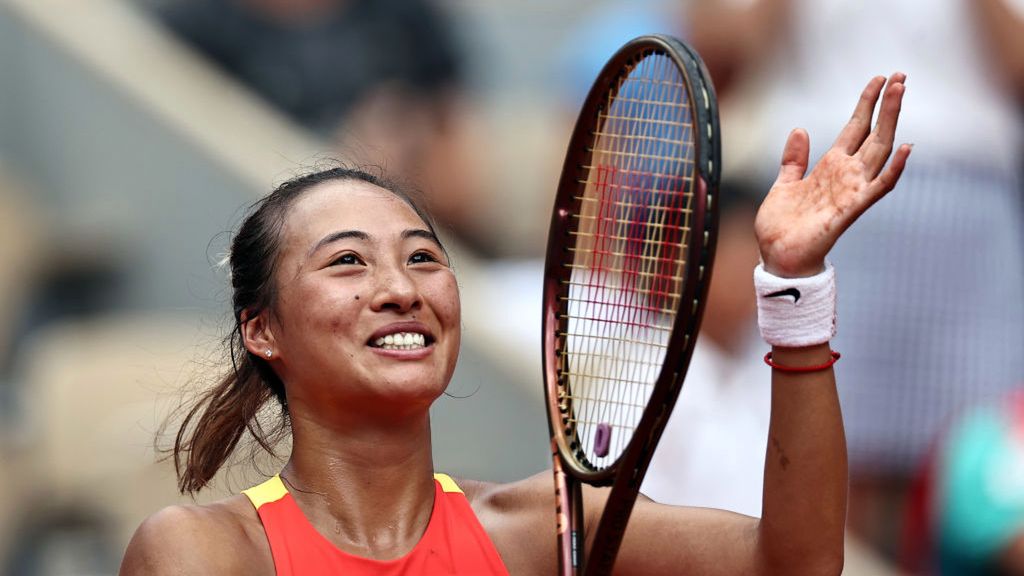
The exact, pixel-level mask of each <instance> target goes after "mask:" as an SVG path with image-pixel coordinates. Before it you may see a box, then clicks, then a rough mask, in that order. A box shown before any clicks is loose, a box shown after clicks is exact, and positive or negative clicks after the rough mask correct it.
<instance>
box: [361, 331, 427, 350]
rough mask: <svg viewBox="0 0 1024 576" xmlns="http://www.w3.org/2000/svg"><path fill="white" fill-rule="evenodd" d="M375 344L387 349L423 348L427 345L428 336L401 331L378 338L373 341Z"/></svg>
mask: <svg viewBox="0 0 1024 576" xmlns="http://www.w3.org/2000/svg"><path fill="white" fill-rule="evenodd" d="M373 344H374V346H377V347H379V348H384V349H385V350H412V349H414V348H423V347H424V346H426V345H427V338H426V336H424V335H423V334H417V333H415V332H399V333H397V334H388V335H387V336H384V337H382V338H377V339H376V340H374V341H373Z"/></svg>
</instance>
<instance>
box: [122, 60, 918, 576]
mask: <svg viewBox="0 0 1024 576" xmlns="http://www.w3.org/2000/svg"><path fill="white" fill-rule="evenodd" d="M904 79H905V77H904V75H902V74H898V73H897V74H893V75H892V76H891V77H890V78H889V79H888V82H886V79H885V78H883V77H877V78H874V79H872V80H871V81H870V82H869V83H868V85H867V87H866V88H865V89H864V92H863V93H862V95H861V98H860V101H859V103H858V104H857V106H856V109H855V111H854V113H853V116H852V118H851V120H850V121H849V123H848V124H847V125H846V127H845V128H844V130H843V131H842V133H841V134H840V135H839V137H838V138H837V140H836V141H835V143H834V145H833V147H832V148H831V150H830V151H829V152H827V153H826V154H825V156H823V157H822V158H821V160H820V161H819V162H818V164H817V165H816V166H815V167H814V168H813V170H811V171H810V172H809V173H808V171H807V170H808V150H809V140H808V135H807V133H806V132H804V131H802V130H794V131H793V132H792V133H791V134H790V135H789V138H788V141H787V143H786V147H785V151H784V154H783V158H782V165H781V168H780V171H779V176H778V179H777V181H776V183H775V184H774V186H773V187H772V189H771V191H770V192H769V194H768V195H767V197H766V198H765V200H764V202H763V204H762V205H761V208H760V210H759V212H758V216H757V220H756V223H755V228H756V233H757V238H758V243H759V246H760V251H761V257H762V266H761V267H759V269H758V270H757V271H756V273H755V276H757V277H758V280H757V283H758V299H759V305H760V306H761V310H760V313H761V314H760V321H761V327H762V333H763V334H765V337H766V339H767V340H768V341H769V343H773V347H772V349H771V355H770V356H768V357H766V361H767V362H768V363H770V364H771V365H772V366H773V368H771V370H772V413H771V425H770V433H769V442H768V447H767V450H768V453H767V459H766V465H765V478H764V507H763V517H762V518H761V519H757V518H750V517H746V516H741V515H738V514H733V513H729V512H724V511H717V510H709V509H693V508H681V507H672V506H664V505H659V504H655V503H653V502H651V501H648V500H643V499H641V500H640V501H639V502H638V503H637V505H636V508H635V509H634V512H633V515H632V518H631V520H630V523H629V528H628V530H627V532H626V536H625V540H624V541H623V543H622V546H621V550H620V553H619V556H618V560H617V562H616V564H615V568H616V573H618V574H644V575H658V574H702V575H714V574H787V575H799V574H839V573H840V572H841V569H842V564H843V530H844V528H843V525H844V520H845V514H846V491H847V468H846V451H845V440H844V435H843V423H842V417H841V415H840V409H839V404H838V400H837V394H836V386H835V379H834V375H833V371H832V369H831V365H832V363H834V362H835V360H836V358H837V355H836V354H835V353H833V352H832V351H831V350H830V348H829V345H828V342H827V340H828V337H829V336H830V334H831V333H832V329H833V326H834V324H833V321H834V318H833V316H832V314H834V312H833V311H834V308H830V307H829V305H828V301H829V294H830V290H831V288H830V284H829V281H828V276H829V275H830V274H831V267H830V266H827V265H826V262H825V256H826V254H827V253H828V252H829V249H830V248H831V247H832V246H833V244H834V243H835V242H836V240H837V239H838V238H839V236H840V235H841V234H842V233H843V231H844V230H846V228H847V227H848V226H850V224H852V223H853V222H854V220H856V218H857V217H858V216H859V215H860V214H861V213H863V212H864V211H865V210H866V209H867V208H868V207H869V206H870V205H871V204H873V203H874V202H875V201H877V200H878V199H879V198H881V197H882V196H883V195H884V194H886V193H887V192H888V191H889V190H891V189H892V188H893V186H894V185H895V184H896V181H897V180H898V178H899V175H900V173H901V171H902V170H903V166H904V164H905V162H906V160H907V157H908V156H909V154H910V146H908V145H902V146H900V147H898V148H897V149H896V150H895V152H893V140H894V134H895V129H896V123H897V118H898V116H899V111H900V104H901V101H902V97H903V92H904ZM883 92H884V96H882V103H881V106H880V108H879V113H878V119H877V122H876V123H875V124H874V128H872V117H873V115H874V107H875V104H876V102H877V101H878V98H879V96H880V95H882V93H883ZM890 156H891V162H890V161H889V159H890ZM887 162H888V166H886V164H887ZM230 270H231V281H232V286H233V290H234V291H233V303H234V316H235V319H236V326H235V334H234V338H235V342H236V345H237V346H239V348H237V350H236V352H238V353H237V354H236V356H235V360H236V362H235V364H236V365H235V366H234V367H233V368H232V369H231V370H230V371H229V372H228V374H227V375H226V376H225V377H224V379H223V380H222V381H221V383H220V384H219V385H218V386H217V387H216V388H215V389H213V390H211V391H210V392H209V393H208V394H206V395H205V396H203V397H202V398H201V399H200V400H199V401H198V402H197V404H196V407H195V409H193V411H192V412H191V413H190V414H189V417H188V418H187V419H186V421H185V424H184V425H183V426H182V429H181V432H179V435H178V442H177V444H176V451H175V456H176V461H177V462H178V463H179V464H180V466H179V480H180V486H181V488H182V490H183V491H185V492H194V491H197V490H199V489H201V488H202V487H203V486H204V485H205V484H206V483H207V482H208V481H209V480H210V479H211V477H212V476H213V475H214V474H215V473H216V471H217V470H218V468H220V466H221V465H222V464H223V463H224V461H225V459H226V458H227V457H228V456H229V455H230V453H231V451H232V450H233V449H234V447H235V444H236V443H237V441H238V439H239V438H240V436H241V435H242V434H243V432H244V431H245V429H246V428H247V427H249V428H250V429H251V430H253V431H254V432H255V433H256V434H257V436H258V437H262V435H263V432H264V430H263V429H262V428H260V427H259V425H257V424H255V422H256V420H255V419H254V418H255V415H256V413H257V412H258V411H259V410H260V409H261V407H263V405H264V403H265V402H268V401H276V402H279V403H280V406H281V408H282V410H281V416H282V419H283V420H282V424H283V425H285V426H287V427H288V428H289V429H290V434H291V438H292V452H291V456H290V458H289V460H288V462H287V464H286V465H285V466H284V468H283V469H282V470H281V471H280V474H279V475H278V476H275V477H274V478H271V479H269V480H268V481H267V482H265V483H263V484H261V485H259V486H256V487H254V488H253V489H251V490H247V491H245V493H244V494H242V495H238V496H234V497H230V498H227V499H224V500H221V501H218V502H215V503H212V504H208V505H193V506H172V507H169V508H166V509H164V510H162V511H160V512H158V513H156V514H154V515H153V516H151V517H150V518H148V519H147V520H146V521H145V522H144V523H143V524H142V526H141V527H140V528H139V529H138V531H137V532H136V534H135V536H134V538H133V539H132V541H131V543H130V544H129V546H128V550H127V552H126V554H125V558H124V561H123V564H122V567H121V574H122V575H135V574H147V575H171V574H175V575H177V574H245V575H259V574H278V575H291V574H296V575H298V574H301V575H317V574H400V573H401V574H507V573H511V574H528V575H535V574H551V573H553V572H554V571H555V569H556V564H557V560H556V547H555V530H556V526H555V517H554V515H553V513H552V510H553V504H554V499H553V486H552V480H551V474H550V472H544V473H541V474H538V475H536V476H534V477H531V478H528V479H525V480H522V481H519V482H514V483H510V484H492V483H486V482H477V481H472V480H468V479H452V478H450V477H448V476H445V475H443V474H437V473H436V472H437V471H435V470H434V466H433V462H432V459H431V442H430V424H429V408H430V405H431V403H432V402H433V401H434V400H435V399H436V398H437V397H438V396H439V395H441V394H442V393H443V392H444V390H445V387H446V386H447V385H448V381H449V379H450V378H451V375H452V372H453V370H454V367H455V361H456V356H457V352H458V350H459V339H460V319H459V314H460V308H459V294H458V289H457V285H456V280H455V276H454V275H453V273H452V270H451V268H450V267H449V264H448V257H447V255H446V253H445V250H444V248H443V247H442V246H441V244H440V242H439V241H438V238H437V235H436V234H435V233H434V228H433V226H432V225H431V223H430V221H429V220H428V219H427V218H426V217H425V216H424V214H423V213H422V212H421V211H420V210H418V209H417V208H416V207H415V206H414V205H413V203H412V202H411V201H410V200H409V199H408V198H407V197H406V196H405V195H403V194H402V193H401V192H399V191H397V190H395V189H394V188H390V187H389V186H387V185H386V184H385V183H384V182H382V181H380V180H377V179H376V178H374V177H372V176H369V175H366V174H364V173H361V172H357V171H351V170H343V169H334V170H328V171H325V172H318V173H315V174H311V175H308V176H304V177H300V178H297V179H295V180H292V181H290V182H288V183H286V184H284V185H282V186H281V187H279V188H278V189H277V190H275V191H274V192H273V193H271V194H270V195H269V196H267V197H266V198H264V199H263V200H262V201H260V202H259V203H258V204H257V205H256V207H255V210H254V211H253V212H252V213H251V214H250V216H249V217H248V218H247V219H246V220H245V222H244V223H243V224H242V226H241V228H240V229H239V231H238V234H237V236H236V237H235V239H234V241H233V243H232V249H231V254H230ZM797 303H799V305H798V304H797ZM804 303H807V304H808V306H806V307H805V306H804ZM496 305H497V304H496ZM765 369H766V370H768V369H769V368H768V367H766V368H765ZM604 497H605V492H604V491H603V490H600V489H594V488H585V495H584V500H585V505H584V510H585V511H586V515H587V516H586V523H592V522H593V521H594V519H595V518H598V517H600V514H601V510H602V503H603V499H604ZM588 553H589V552H588Z"/></svg>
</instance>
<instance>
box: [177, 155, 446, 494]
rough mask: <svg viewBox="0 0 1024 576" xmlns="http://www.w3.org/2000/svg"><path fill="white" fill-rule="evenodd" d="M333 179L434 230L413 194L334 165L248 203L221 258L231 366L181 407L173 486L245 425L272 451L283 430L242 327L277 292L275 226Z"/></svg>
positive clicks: (218, 457) (189, 484)
mask: <svg viewBox="0 0 1024 576" xmlns="http://www.w3.org/2000/svg"><path fill="white" fill-rule="evenodd" d="M335 180H340V181H345V180H355V181H361V182H367V183H369V184H373V185H375V186H379V187H380V188H383V189H385V190H388V191H389V192H391V193H392V194H394V195H395V196H397V197H399V198H401V199H402V200H404V201H405V202H406V203H407V204H408V205H409V206H410V207H412V209H413V210H414V211H415V212H416V214H417V215H419V217H420V218H421V219H422V220H423V222H424V223H425V224H426V225H427V227H428V228H429V229H430V231H431V232H434V233H435V235H436V231H435V227H434V224H433V222H432V220H431V219H430V217H429V216H428V215H427V213H426V212H425V211H424V210H423V209H422V208H420V207H419V206H418V205H417V203H416V202H415V201H414V200H413V198H412V194H411V193H410V192H408V191H406V190H404V189H401V188H400V187H399V186H398V185H396V184H394V183H392V182H389V181H387V180H385V179H384V178H383V177H379V176H375V175H372V174H370V173H368V172H365V171H362V170H357V169H352V168H343V167H335V168H330V169H327V170H320V171H316V172H311V173H308V174H304V175H301V176H298V177H296V178H292V179H291V180H288V181H287V182H285V183H283V184H281V185H280V186H278V187H277V188H276V189H275V190H274V191H273V192H271V193H270V194H269V195H267V196H266V197H264V198H263V199H261V200H259V201H258V202H256V203H255V204H253V205H252V206H251V207H250V208H249V212H248V215H247V216H246V218H245V219H244V221H243V222H242V225H241V226H240V227H239V229H238V231H237V233H236V234H235V236H234V239H233V240H232V241H231V249H230V253H229V256H228V262H227V263H228V266H229V271H230V278H231V291H232V299H231V300H232V302H231V304H232V311H233V326H232V330H231V332H230V334H229V335H228V336H227V337H226V339H225V345H226V347H227V351H228V353H229V355H230V358H231V368H230V369H229V370H228V371H227V373H226V374H224V376H223V377H221V378H220V379H219V381H218V382H217V384H216V385H215V386H213V387H212V388H211V389H209V390H207V391H205V392H203V393H202V394H201V395H200V396H199V397H198V398H197V399H196V400H195V403H194V404H192V405H191V407H190V408H187V411H186V412H185V416H184V419H183V420H182V423H181V426H180V427H179V428H178V433H177V435H176V436H175V441H174V447H173V449H172V452H173V457H174V469H175V472H176V473H177V476H178V489H179V490H180V491H181V492H182V493H183V494H184V493H186V492H187V493H195V492H198V491H199V490H201V489H202V488H203V487H204V486H206V485H207V484H208V483H209V482H210V480H211V479H212V478H213V476H214V475H215V474H216V473H217V471H218V470H220V468H221V467H222V466H223V465H224V463H225V462H226V461H227V459H228V458H229V457H230V456H231V454H232V453H233V452H234V450H235V448H236V446H237V445H238V443H239V441H240V440H241V438H242V436H243V435H244V434H245V433H246V431H248V432H249V433H250V434H251V435H252V437H253V439H254V440H255V441H256V442H257V443H258V445H259V447H260V448H262V449H264V450H266V451H267V452H269V453H271V454H273V447H274V445H275V444H276V443H277V442H278V441H279V440H281V438H283V437H284V436H285V435H286V433H287V431H288V430H289V422H290V421H289V417H288V402H287V398H286V395H285V389H284V383H283V382H281V379H280V378H278V376H277V374H275V373H274V371H273V369H272V368H271V367H270V364H269V363H268V362H267V361H266V360H265V359H263V358H262V357H260V356H258V355H255V354H252V353H250V352H249V351H248V350H246V348H245V341H244V339H243V336H242V327H243V326H244V324H245V322H246V321H247V320H248V319H250V318H253V317H255V316H256V315H258V314H259V313H260V312H261V311H263V310H265V309H268V308H272V307H273V305H274V303H275V302H276V298H277V286H276V284H275V273H276V270H277V264H278V260H279V257H280V249H281V231H282V229H283V228H284V223H285V220H286V218H287V215H288V212H289V210H290V208H291V207H292V205H293V204H294V203H295V201H296V200H297V199H298V198H299V197H300V196H302V195H303V193H305V192H306V191H307V190H309V189H310V188H312V187H314V186H316V185H318V184H322V183H324V182H331V181H335ZM272 397H273V398H276V399H277V402H278V405H279V407H280V411H279V413H278V416H277V417H276V418H275V420H274V422H273V424H272V425H271V427H269V428H268V427H267V426H265V425H264V423H263V422H261V420H260V418H258V415H259V413H260V411H261V410H262V409H263V407H264V405H265V404H266V403H267V401H269V400H270V399H271V398H272Z"/></svg>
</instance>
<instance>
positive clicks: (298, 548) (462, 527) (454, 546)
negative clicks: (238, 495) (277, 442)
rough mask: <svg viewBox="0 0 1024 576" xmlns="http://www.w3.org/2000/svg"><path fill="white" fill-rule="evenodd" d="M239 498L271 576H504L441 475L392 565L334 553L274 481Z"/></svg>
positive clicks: (472, 517) (460, 497) (464, 504)
mask: <svg viewBox="0 0 1024 576" xmlns="http://www.w3.org/2000/svg"><path fill="white" fill-rule="evenodd" d="M243 494H245V495H246V496H248V497H249V500H250V501H251V502H252V504H253V506H255V507H256V512H257V513H258V514H259V516H260V520H261V521H262V522H263V529H264V530H265V531H266V533H267V540H268V541H269V542H270V551H271V553H272V554H273V557H274V568H275V570H276V571H277V576H339V575H344V576H392V575H394V576H397V575H399V574H403V575H409V574H472V575H474V576H477V575H479V576H486V575H492V574H493V575H503V576H507V575H508V570H506V569H505V565H504V563H502V561H501V557H500V556H499V555H498V551H497V550H496V549H495V548H494V544H493V543H492V542H491V539H490V538H488V536H487V533H486V532H484V528H483V526H481V525H480V521H479V520H477V518H476V514H474V513H473V509H472V508H471V507H470V505H469V500H467V499H466V496H465V494H463V493H462V490H461V489H460V488H459V487H458V485H456V484H455V481H454V480H452V479H451V478H450V477H448V476H447V475H445V474H435V475H434V509H433V511H432V512H431V515H430V522H429V523H428V524H427V529H426V531H425V532H424V533H423V537H422V538H420V541H419V542H418V543H417V544H416V546H415V547H414V548H413V549H412V550H411V551H410V552H409V553H408V554H406V555H405V556H403V557H401V558H397V559H395V560H371V559H368V558H361V557H359V556H354V555H352V554H348V553H346V552H342V551H341V550H339V549H338V547H337V546H335V545H334V544H332V543H331V542H330V541H329V540H327V538H325V537H324V536H323V535H321V534H320V533H319V532H317V531H316V529H315V528H314V527H313V525H312V524H310V523H309V521H308V520H306V517H305V515H303V513H302V510H300V509H299V506H298V504H296V503H295V500H293V499H292V496H291V494H289V493H288V489H287V488H286V487H285V485H284V482H282V481H281V478H280V476H274V477H273V478H271V479H269V480H267V481H266V482H264V483H263V484H260V485H259V486H256V487H254V488H250V489H248V490H245V491H243Z"/></svg>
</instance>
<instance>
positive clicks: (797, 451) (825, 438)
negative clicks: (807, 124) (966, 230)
mask: <svg viewBox="0 0 1024 576" xmlns="http://www.w3.org/2000/svg"><path fill="white" fill-rule="evenodd" d="M903 81H904V75H903V74H893V75H892V76H891V77H890V78H889V80H888V83H886V81H885V78H883V77H877V78H875V79H873V80H872V81H871V82H870V83H869V84H868V85H867V87H866V88H865V89H864V92H863V93H862V95H861V98H860V101H859V102H858V104H857V106H856V109H855V111H854V114H853V116H852V118H851V119H850V121H849V123H848V124H847V126H846V127H845V129H844V130H843V132H842V133H841V134H840V136H839V138H838V139H837V140H836V142H835V143H834V145H833V147H832V149H831V150H829V152H827V153H826V154H825V156H823V157H822V159H821V160H820V161H819V162H818V164H817V165H816V166H815V167H814V169H813V170H811V172H810V173H809V174H807V169H808V153H809V148H810V145H809V140H808V136H807V133H806V132H804V131H802V130H795V131H793V133H792V134H790V136H789V139H788V141H787V143H786V148H785V152H784V154H783V158H782V166H781V168H780V171H779V177H778V179H777V180H776V182H775V185H774V186H773V187H772V189H771V191H770V192H769V193H768V196H767V197H766V198H765V200H764V202H763V203H762V205H761V208H760V210H759V212H758V215H757V219H756V222H755V230H756V233H757V237H758V243H759V246H760V249H761V256H762V260H763V263H764V266H765V269H766V271H767V272H769V273H771V274H774V275H775V276H778V277H783V278H785V277H793V278H796V277H804V276H812V275H815V274H817V273H819V272H820V271H822V270H823V268H824V266H825V255H826V254H828V252H829V250H830V249H831V248H832V246H833V245H834V244H835V242H836V240H837V239H838V238H839V236H840V235H841V234H842V233H843V231H845V230H846V229H847V228H848V227H849V226H850V225H851V224H852V223H853V222H854V220H856V219H857V217H859V216H860V214H862V213H863V212H864V211H865V210H867V209H868V207H870V206H871V205H872V204H874V203H875V202H876V201H877V200H879V199H880V198H881V197H882V196H884V195H885V194H886V193H887V192H888V191H889V190H891V189H892V188H893V186H894V185H895V184H896V181H897V180H898V179H899V176H900V173H901V172H902V171H903V167H904V164H905V163H906V160H907V157H908V156H909V154H910V146H908V145H903V146H900V147H899V148H898V149H897V150H896V152H895V154H893V140H894V136H895V130H896V121H897V119H898V117H899V112H900V105H901V102H902V98H903V91H904V86H903ZM883 89H884V92H885V95H884V97H883V100H882V105H881V108H880V111H879V116H878V121H877V123H876V124H875V126H874V130H872V125H871V122H872V116H873V111H874V106H875V103H876V102H877V101H878V98H879V96H880V94H881V93H882V92H883ZM890 155H891V156H892V161H891V162H890V163H889V166H888V168H885V165H886V162H887V161H888V160H889V158H890ZM772 353H773V361H774V362H775V363H777V364H779V365H783V366H790V367H806V366H819V365H822V364H826V363H827V362H828V361H829V360H830V359H831V353H830V349H829V346H828V344H827V343H821V344H816V345H812V346H806V347H800V348H795V347H794V348H785V347H778V346H777V347H774V348H773V350H772ZM765 369H766V370H767V369H768V368H767V367H765ZM772 372H773V373H772V411H771V421H770V425H769V438H768V447H767V457H766V461H765V477H764V504H763V515H762V518H761V520H760V521H758V520H757V519H755V518H749V517H746V516H742V515H739V514H733V513H729V512H724V511H720V510H709V509H697V508H681V507H673V506H664V505H659V504H656V503H654V502H652V501H650V500H647V499H645V498H641V499H640V500H639V501H638V502H637V504H636V507H635V508H634V511H633V515H632V517H631V519H630V523H629V528H628V529H627V531H626V537H625V539H624V541H623V544H622V548H621V550H620V553H619V557H618V560H617V562H616V568H615V573H616V574H644V575H648V576H656V575H659V574H680V573H692V574H702V575H710V576H713V575H719V574H721V575H726V574H749V575H761V574H785V575H787V576H794V575H800V574H815V575H821V574H839V573H840V572H841V571H842V566H843V540H844V538H843V536H844V524H845V520H846V492H847V465H846V441H845V437H844V433H843V422H842V415H841V413H840V409H839V400H838V396H837V393H836V386H835V377H834V374H833V371H832V369H831V368H827V369H824V370H819V371H814V372H807V373H791V372H783V371H780V370H773V371H772ZM513 486H514V488H513V489H507V488H500V489H495V490H492V491H491V495H492V497H491V498H485V499H482V500H480V501H479V502H478V504H477V505H476V506H474V507H475V508H477V507H478V506H479V507H478V508H477V509H478V510H482V512H481V519H482V520H484V521H485V527H486V528H487V529H488V532H489V533H491V534H492V537H493V538H494V539H495V542H496V544H498V545H499V549H500V550H501V551H502V554H503V555H504V556H507V557H508V559H510V560H513V559H514V563H515V564H516V565H523V564H520V563H526V565H528V566H531V568H536V569H537V570H547V571H550V570H552V569H553V566H554V551H555V540H554V536H553V534H554V514H553V512H552V508H553V505H554V499H553V497H552V489H553V486H552V484H551V478H550V475H547V478H541V477H539V476H538V477H534V478H533V479H530V480H528V481H525V482H523V483H520V484H519V485H513ZM606 497H607V491H606V490H598V489H592V488H587V489H585V491H584V499H585V502H584V510H585V511H586V514H587V518H586V521H585V525H586V527H587V528H588V529H589V530H588V532H589V534H590V535H591V536H592V535H593V527H594V526H595V525H596V522H597V520H598V518H599V517H600V514H601V507H602V506H603V504H604V499H605V498H606ZM486 502H490V503H496V502H498V503H500V504H501V505H500V506H498V507H497V509H500V511H499V513H497V514H495V513H494V511H495V510H496V508H495V507H493V506H489V505H487V504H486ZM480 503H484V505H482V506H480ZM488 511H489V512H490V513H488ZM538 552H540V553H538ZM588 553H589V550H588ZM531 563H533V564H531ZM531 573H541V572H539V571H534V572H531Z"/></svg>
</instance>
